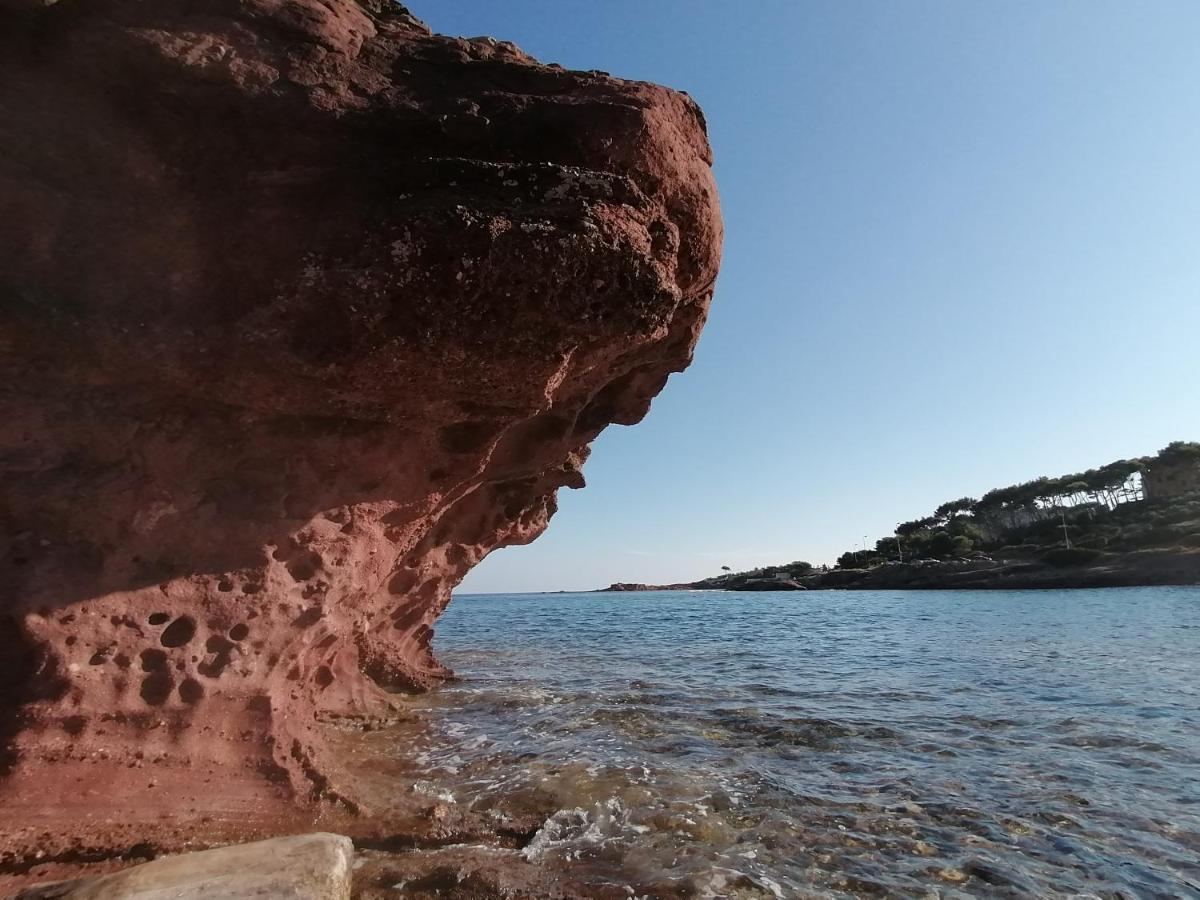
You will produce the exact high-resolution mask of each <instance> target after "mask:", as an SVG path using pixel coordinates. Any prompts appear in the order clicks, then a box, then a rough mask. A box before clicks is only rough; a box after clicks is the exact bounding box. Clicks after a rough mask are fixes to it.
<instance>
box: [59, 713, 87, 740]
mask: <svg viewBox="0 0 1200 900" xmlns="http://www.w3.org/2000/svg"><path fill="white" fill-rule="evenodd" d="M62 727H63V731H65V732H66V733H67V734H69V735H70V736H71V737H79V735H81V734H83V729H84V728H86V727H87V717H86V716H67V717H66V718H65V719H63V720H62Z"/></svg>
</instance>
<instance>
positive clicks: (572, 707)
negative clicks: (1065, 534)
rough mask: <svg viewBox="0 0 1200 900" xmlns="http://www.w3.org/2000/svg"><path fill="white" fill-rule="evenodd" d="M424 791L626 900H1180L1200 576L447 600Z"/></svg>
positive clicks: (1199, 764)
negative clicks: (505, 826)
mask: <svg viewBox="0 0 1200 900" xmlns="http://www.w3.org/2000/svg"><path fill="white" fill-rule="evenodd" d="M434 646H435V649H436V651H437V653H438V655H439V657H440V658H441V659H442V660H443V661H444V662H445V663H447V664H448V665H450V666H451V667H452V668H453V669H455V670H456V672H457V674H458V676H459V680H457V681H455V682H452V683H449V684H448V685H446V686H445V687H443V688H440V689H438V690H437V691H435V692H433V693H431V694H429V695H427V696H425V697H423V698H421V699H420V700H419V702H418V704H417V707H418V712H419V715H420V716H421V717H422V718H423V719H424V720H425V723H426V725H427V729H426V733H427V738H426V740H425V741H424V742H423V744H422V746H421V748H420V751H419V753H418V757H419V763H420V765H421V766H422V767H423V770H422V777H423V778H424V779H425V780H426V781H427V783H428V788H429V789H430V790H431V791H434V792H437V793H439V794H440V796H443V797H445V798H446V800H447V801H448V802H452V803H456V804H461V805H463V806H464V807H467V808H471V809H485V810H486V809H491V808H497V809H500V808H512V807H513V805H514V804H515V805H516V806H517V807H520V806H521V805H522V804H525V805H526V806H527V808H529V809H538V810H541V813H539V816H541V815H544V821H543V820H540V819H539V821H541V824H540V825H539V826H537V827H536V830H535V831H534V832H533V833H532V834H531V835H530V836H529V837H528V839H527V840H526V841H524V846H522V847H520V848H518V849H514V850H513V851H511V852H513V853H518V854H520V855H521V857H522V858H523V860H525V861H527V862H530V863H533V864H535V865H538V866H544V867H546V868H547V869H550V870H553V871H555V872H560V873H563V877H567V876H569V877H570V879H571V881H572V883H573V884H584V885H589V884H590V885H595V886H596V888H597V890H599V889H600V887H601V886H603V887H605V889H611V888H612V887H613V886H614V885H616V886H621V887H622V888H624V890H625V892H626V893H627V894H628V896H630V897H646V898H652V897H703V898H708V897H711V898H717V897H747V898H751V897H763V898H772V897H775V898H781V897H804V898H807V897H864V896H866V897H873V896H885V897H886V896H897V897H978V896H1003V897H1014V896H1016V897H1079V898H1093V897H1098V898H1141V897H1200V588H1190V587H1156V588H1132V589H1108V590H1069V591H1068V590H1064V591H974V592H967V591H808V592H779V593H752V594H748V593H722V592H698V591H695V592H694V591H664V592H647V593H628V594H613V593H578V594H570V593H568V594H563V593H559V594H501V595H474V596H472V595H461V596H456V597H455V598H454V599H453V601H452V603H451V605H450V607H449V609H448V611H447V612H446V614H445V615H444V616H443V618H442V619H441V620H440V621H439V622H438V627H437V636H436V640H435V644H434Z"/></svg>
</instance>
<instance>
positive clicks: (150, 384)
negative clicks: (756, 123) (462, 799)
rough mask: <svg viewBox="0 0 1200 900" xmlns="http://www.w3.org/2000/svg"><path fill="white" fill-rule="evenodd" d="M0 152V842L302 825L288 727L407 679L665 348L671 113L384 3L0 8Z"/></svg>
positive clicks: (395, 688) (651, 387)
mask: <svg viewBox="0 0 1200 900" xmlns="http://www.w3.org/2000/svg"><path fill="white" fill-rule="evenodd" d="M0 146H3V147H4V153H3V154H0V367H2V369H0V376H2V377H0V412H2V418H0V469H2V479H0V535H2V536H3V541H4V546H3V548H2V550H3V553H2V556H0V586H2V593H0V690H2V692H3V693H2V696H0V715H2V717H3V719H2V720H3V725H2V734H0V738H2V740H3V746H4V751H3V758H2V760H0V768H2V772H3V777H2V779H0V811H3V810H7V813H6V814H5V816H4V819H5V821H6V825H5V826H4V827H5V829H6V831H5V833H4V835H3V839H4V849H5V851H6V852H11V853H13V854H15V855H17V856H19V855H20V853H22V852H25V850H26V849H29V848H31V847H34V846H42V847H43V848H44V847H45V846H46V841H47V840H50V839H49V838H48V837H47V836H46V834H47V833H48V831H53V828H51V827H50V826H47V827H46V828H44V829H43V828H41V827H40V825H39V823H40V822H42V821H43V820H44V819H46V818H47V817H49V818H50V820H53V821H57V822H59V823H61V822H62V821H70V822H76V823H79V824H78V828H79V830H80V831H85V832H86V831H88V830H89V829H91V830H92V831H94V832H97V833H98V832H100V831H103V830H104V829H108V832H109V833H113V834H115V833H120V834H123V835H125V836H126V837H127V838H128V843H130V844H132V843H134V842H135V841H137V840H141V839H144V837H145V832H146V830H147V829H146V825H145V820H154V819H155V817H156V816H158V817H160V818H162V819H164V820H165V819H173V820H178V819H180V818H188V817H191V818H192V819H200V818H203V817H204V816H210V817H214V816H215V817H216V818H218V819H219V818H221V817H222V816H223V817H225V818H226V819H228V820H231V821H232V820H246V819H251V820H252V819H253V818H254V816H256V815H258V814H259V813H260V812H261V810H262V809H264V808H265V807H266V806H267V805H270V804H285V805H286V804H292V803H310V802H322V801H326V800H329V799H334V800H336V799H337V798H338V796H339V793H338V790H337V788H336V786H335V785H334V784H333V783H332V782H331V778H333V773H334V772H335V771H336V768H337V764H336V760H333V759H331V758H330V754H329V753H328V752H327V748H326V746H325V745H324V743H323V741H322V738H321V735H320V732H319V729H317V728H315V726H314V722H315V721H316V719H317V718H318V717H319V716H322V715H345V714H369V713H372V712H374V711H378V710H379V709H381V708H382V709H386V708H387V706H388V704H389V702H390V701H391V699H392V697H393V696H394V694H395V692H405V691H413V690H420V689H422V688H426V687H428V686H430V685H432V684H434V683H435V682H436V681H437V680H438V679H440V678H443V677H445V676H446V675H447V674H448V672H447V670H446V669H445V668H444V667H443V666H441V665H440V664H439V663H438V661H437V660H436V659H435V658H434V656H433V654H432V653H431V651H430V641H431V638H432V635H433V627H434V622H435V620H436V619H437V616H438V614H439V613H440V612H441V611H442V609H443V608H444V607H445V605H446V603H447V602H448V600H449V597H450V591H451V589H452V588H453V586H454V585H455V584H457V583H458V581H459V580H461V578H462V577H463V575H464V574H465V573H466V572H467V571H468V570H469V569H470V568H471V567H472V566H473V565H475V564H476V563H477V562H479V560H480V559H482V558H483V557H484V556H485V555H486V554H487V553H489V552H491V551H492V550H494V549H496V548H498V547H503V546H506V545H511V544H519V543H524V542H527V541H530V540H532V539H533V538H535V537H536V536H537V535H538V534H540V533H541V531H542V530H543V529H544V528H545V527H546V524H547V521H548V519H549V518H550V516H551V515H552V514H553V512H554V510H555V492H556V491H557V489H558V488H560V487H562V486H568V487H580V486H582V484H583V478H582V475H581V474H580V467H581V466H582V464H583V461H584V459H585V458H586V456H587V452H588V445H589V443H590V442H591V441H592V440H593V439H594V438H595V437H596V435H597V434H598V433H599V432H600V431H601V430H602V429H603V428H605V427H606V426H607V425H609V424H611V423H622V424H631V423H635V422H637V421H639V420H640V419H641V418H642V416H643V415H645V413H646V411H647V410H648V408H649V404H650V400H651V398H652V397H653V396H654V395H655V394H656V393H657V392H658V391H659V390H660V389H661V388H662V386H663V384H664V383H665V381H666V379H667V376H668V375H669V374H670V373H672V372H676V371H679V370H681V369H683V368H684V367H685V366H686V365H687V364H688V363H689V361H690V360H691V355H692V351H693V348H694V345H695V342H696V339H697V336H698V334H699V331H700V329H701V327H702V325H703V322H704V318H705V314H706V312H707V309H708V304H709V302H710V300H711V296H712V285H713V281H714V279H715V276H716V272H717V265H718V261H719V255H720V244H721V220H720V214H719V210H718V205H717V198H716V192H715V187H714V183H713V179H712V174H711V157H710V151H709V147H708V143H707V139H706V135H705V125H704V120H703V117H702V115H701V113H700V110H699V108H698V107H697V106H696V104H695V103H694V102H693V101H692V100H691V99H690V98H688V97H687V96H686V95H684V94H681V93H676V92H674V91H671V90H668V89H665V88H662V87H658V86H655V85H650V84H644V83H638V82H630V81H623V80H620V79H617V78H612V77H609V76H607V75H604V74H601V73H594V72H592V73H588V72H573V71H567V70H564V69H562V68H559V67H555V66H545V65H541V64H539V63H538V62H537V61H535V60H534V59H532V58H530V57H529V56H527V55H526V54H524V53H523V52H521V51H520V50H518V49H517V48H516V47H514V46H513V45H511V44H509V43H506V42H503V41H496V40H493V39H490V38H478V39H469V40H467V39H460V38H449V37H441V36H437V35H433V34H431V33H430V32H429V30H428V29H427V28H426V27H425V26H424V25H422V24H421V23H420V22H419V21H418V20H416V19H415V18H413V16H412V15H410V14H409V13H408V11H407V10H405V9H404V8H403V7H401V6H398V5H395V4H391V3H388V2H385V0H359V2H352V0H206V2H201V3H197V2H194V0H156V2H154V3H147V2H143V0H59V2H57V3H53V4H50V5H47V4H45V3H42V2H24V0H6V2H4V3H3V4H2V5H0ZM343 799H346V798H343ZM347 803H348V805H350V806H353V801H350V800H349V799H347ZM98 810H102V811H103V813H102V814H101V813H98V812H97V811H98ZM131 810H137V811H138V815H134V814H133V813H132V812H130V811H131ZM55 816H58V819H54V817H55ZM55 827H58V826H55ZM51 843H53V842H51ZM60 850H61V848H60ZM78 850H79V848H78V847H75V848H74V849H73V850H71V851H70V852H77V851H78ZM50 852H51V853H52V854H53V852H59V851H56V850H54V847H51V848H50ZM61 852H63V853H66V852H67V850H61Z"/></svg>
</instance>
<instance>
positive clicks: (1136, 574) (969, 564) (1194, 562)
mask: <svg viewBox="0 0 1200 900" xmlns="http://www.w3.org/2000/svg"><path fill="white" fill-rule="evenodd" d="M1195 584H1200V552H1198V551H1193V550H1186V551H1179V550H1138V551H1134V552H1131V553H1112V554H1097V555H1096V556H1094V557H1093V558H1092V559H1090V560H1088V561H1084V562H1077V563H1070V564H1062V563H1058V564H1056V562H1050V561H1046V560H1045V559H1032V560H1030V559H1009V560H946V561H940V560H922V561H918V562H914V563H890V564H884V565H879V566H875V567H873V568H870V569H831V570H829V571H827V572H817V573H814V574H812V575H804V576H801V577H799V578H796V579H787V580H778V579H774V578H754V577H750V578H746V577H733V578H724V579H714V578H710V579H705V580H703V581H693V582H688V583H685V584H667V585H649V584H638V583H618V584H614V585H611V586H610V587H608V588H605V589H604V590H605V591H614V592H616V591H622V592H626V591H669V590H709V591H795V590H1004V589H1010V590H1031V589H1047V590H1050V589H1055V590H1058V589H1072V588H1105V587H1159V586H1166V585H1195Z"/></svg>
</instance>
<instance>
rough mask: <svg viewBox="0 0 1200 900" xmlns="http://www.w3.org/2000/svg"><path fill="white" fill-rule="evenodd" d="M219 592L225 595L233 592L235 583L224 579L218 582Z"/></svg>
mask: <svg viewBox="0 0 1200 900" xmlns="http://www.w3.org/2000/svg"><path fill="white" fill-rule="evenodd" d="M217 590H218V591H220V592H221V593H223V594H228V593H229V592H230V591H232V590H233V582H232V581H230V580H229V579H228V578H222V579H221V580H220V581H218V582H217Z"/></svg>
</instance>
